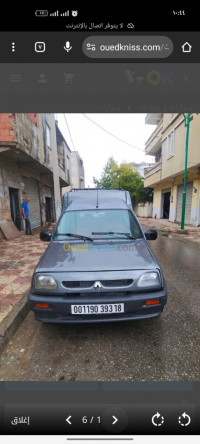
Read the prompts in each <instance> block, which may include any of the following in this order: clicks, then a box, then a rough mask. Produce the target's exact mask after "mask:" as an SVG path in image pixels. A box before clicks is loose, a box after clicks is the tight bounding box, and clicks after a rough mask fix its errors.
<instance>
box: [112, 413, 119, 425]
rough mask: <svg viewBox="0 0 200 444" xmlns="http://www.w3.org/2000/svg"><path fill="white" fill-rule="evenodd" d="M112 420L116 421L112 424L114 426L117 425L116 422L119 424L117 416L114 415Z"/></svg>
mask: <svg viewBox="0 0 200 444" xmlns="http://www.w3.org/2000/svg"><path fill="white" fill-rule="evenodd" d="M112 418H113V419H114V421H113V422H112V425H115V424H116V422H118V421H119V419H118V418H116V416H114V415H112Z"/></svg>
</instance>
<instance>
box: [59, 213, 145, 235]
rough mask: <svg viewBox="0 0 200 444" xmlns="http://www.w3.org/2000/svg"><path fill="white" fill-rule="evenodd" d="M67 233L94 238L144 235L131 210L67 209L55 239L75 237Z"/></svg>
mask: <svg viewBox="0 0 200 444" xmlns="http://www.w3.org/2000/svg"><path fill="white" fill-rule="evenodd" d="M67 233H69V234H70V233H71V234H76V235H79V236H87V237H90V238H93V239H103V238H112V239H113V238H126V239H127V237H128V235H130V236H132V237H134V238H141V237H143V234H142V232H141V229H140V227H139V224H138V222H137V220H136V218H135V217H134V215H133V214H132V213H131V212H130V211H129V210H98V209H97V210H82V211H67V212H66V213H64V214H63V215H62V217H61V219H60V222H59V224H58V226H57V229H56V232H55V234H54V240H62V239H63V240H65V239H66V238H69V239H73V236H69V235H67ZM94 233H96V234H94ZM74 239H75V237H74Z"/></svg>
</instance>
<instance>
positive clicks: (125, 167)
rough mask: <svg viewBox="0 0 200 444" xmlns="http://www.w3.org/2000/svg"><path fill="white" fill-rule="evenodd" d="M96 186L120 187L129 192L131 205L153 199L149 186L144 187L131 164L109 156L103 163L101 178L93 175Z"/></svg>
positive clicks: (141, 179) (142, 180) (142, 181)
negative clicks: (118, 162) (104, 163)
mask: <svg viewBox="0 0 200 444" xmlns="http://www.w3.org/2000/svg"><path fill="white" fill-rule="evenodd" d="M93 182H94V184H95V185H96V187H97V188H108V189H109V188H122V189H123V190H127V191H129V192H130V195H131V199H132V203H133V205H134V204H136V203H138V202H147V201H148V202H151V201H152V200H153V195H152V190H151V188H144V179H143V178H142V177H141V176H140V174H139V173H138V172H137V171H133V168H132V166H131V165H129V164H126V163H122V164H121V165H118V164H117V162H116V161H115V160H114V159H113V157H110V158H109V159H108V162H107V164H106V165H105V167H104V169H103V172H102V175H101V179H100V180H98V179H96V178H95V177H93Z"/></svg>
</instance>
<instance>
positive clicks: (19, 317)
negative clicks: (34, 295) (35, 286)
mask: <svg viewBox="0 0 200 444" xmlns="http://www.w3.org/2000/svg"><path fill="white" fill-rule="evenodd" d="M27 296H28V291H27V292H26V293H24V295H23V296H22V298H21V299H20V301H18V302H17V304H16V305H15V306H14V307H13V308H12V309H11V311H10V313H9V314H8V315H7V316H6V318H5V319H3V321H2V322H1V323H0V353H1V352H2V351H3V350H4V348H5V347H6V345H7V343H8V342H9V340H10V339H11V337H12V336H13V335H14V333H15V332H16V330H17V329H18V327H19V325H20V324H21V322H22V321H23V320H24V319H25V317H26V316H27V314H28V312H29V307H28V298H27Z"/></svg>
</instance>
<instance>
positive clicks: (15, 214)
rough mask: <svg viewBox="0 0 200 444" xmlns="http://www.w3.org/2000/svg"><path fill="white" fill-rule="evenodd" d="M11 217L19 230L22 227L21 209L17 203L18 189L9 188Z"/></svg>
mask: <svg viewBox="0 0 200 444" xmlns="http://www.w3.org/2000/svg"><path fill="white" fill-rule="evenodd" d="M9 196H10V212H11V219H12V220H13V222H14V224H15V226H16V227H17V229H18V230H19V231H21V229H22V222H21V209H20V203H19V190H18V189H17V188H9Z"/></svg>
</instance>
